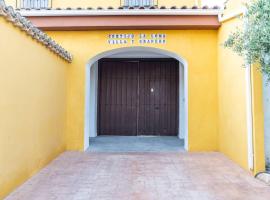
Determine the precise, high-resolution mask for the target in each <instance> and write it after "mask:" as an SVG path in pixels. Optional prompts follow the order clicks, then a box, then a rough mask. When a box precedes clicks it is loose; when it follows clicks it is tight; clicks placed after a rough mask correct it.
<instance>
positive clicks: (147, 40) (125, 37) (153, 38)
mask: <svg viewBox="0 0 270 200" xmlns="http://www.w3.org/2000/svg"><path fill="white" fill-rule="evenodd" d="M166 42H167V35H166V34H164V33H154V34H145V33H140V34H133V33H130V34H125V33H117V34H115V33H112V34H109V35H108V44H110V45H116V44H131V45H133V44H166Z"/></svg>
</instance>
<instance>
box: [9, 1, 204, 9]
mask: <svg viewBox="0 0 270 200" xmlns="http://www.w3.org/2000/svg"><path fill="white" fill-rule="evenodd" d="M49 1H52V6H53V8H58V7H59V8H67V7H71V8H77V7H82V8H87V7H92V8H97V7H103V8H107V7H109V6H112V7H114V8H118V7H119V6H120V5H123V4H124V3H123V2H124V0H49ZM155 2H158V5H159V6H166V7H171V6H177V7H181V6H184V5H186V6H189V7H191V6H193V5H196V4H199V5H200V2H201V0H158V1H157V0H155ZM6 3H7V4H8V5H11V6H13V7H16V0H6Z"/></svg>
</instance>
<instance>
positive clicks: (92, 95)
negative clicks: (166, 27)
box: [84, 47, 188, 150]
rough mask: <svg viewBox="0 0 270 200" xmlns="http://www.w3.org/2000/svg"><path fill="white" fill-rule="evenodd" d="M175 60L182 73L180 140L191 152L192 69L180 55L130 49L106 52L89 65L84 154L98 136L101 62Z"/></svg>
mask: <svg viewBox="0 0 270 200" xmlns="http://www.w3.org/2000/svg"><path fill="white" fill-rule="evenodd" d="M119 58H121V59H134V58H136V59H138V58H139V59H174V60H177V61H178V62H177V63H178V65H179V66H178V69H179V70H178V72H179V82H178V84H179V86H178V90H179V98H178V101H179V102H178V104H179V105H178V106H179V112H178V114H179V116H178V118H177V119H178V120H179V121H178V126H179V127H178V137H179V138H181V139H184V144H185V149H186V150H188V65H187V62H186V61H185V60H184V59H183V58H182V57H181V56H179V55H177V54H176V53H173V52H170V51H167V50H162V49H158V48H151V47H126V48H118V49H113V50H110V51H106V52H103V53H100V54H98V55H96V56H95V57H93V58H91V59H90V60H89V61H88V63H87V65H86V87H85V89H86V91H85V92H86V95H85V128H84V150H86V149H88V147H89V138H90V137H96V136H97V130H98V126H97V123H98V85H99V81H98V77H99V72H98V69H99V61H100V60H101V59H119Z"/></svg>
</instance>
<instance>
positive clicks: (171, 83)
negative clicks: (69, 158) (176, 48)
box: [98, 59, 179, 136]
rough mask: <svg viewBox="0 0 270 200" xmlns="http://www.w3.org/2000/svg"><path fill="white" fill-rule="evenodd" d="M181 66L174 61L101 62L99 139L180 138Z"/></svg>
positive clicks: (108, 60) (117, 60) (114, 60)
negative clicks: (117, 136) (179, 67)
mask: <svg viewBox="0 0 270 200" xmlns="http://www.w3.org/2000/svg"><path fill="white" fill-rule="evenodd" d="M178 66H179V64H178V61H176V60H173V59H133V60H127V59H106V60H101V61H100V62H99V106H98V135H120V136H137V135H153V136H176V135H177V134H178V121H179V120H178V116H179V114H178V113H179V108H178V98H179V90H178V83H179V69H178Z"/></svg>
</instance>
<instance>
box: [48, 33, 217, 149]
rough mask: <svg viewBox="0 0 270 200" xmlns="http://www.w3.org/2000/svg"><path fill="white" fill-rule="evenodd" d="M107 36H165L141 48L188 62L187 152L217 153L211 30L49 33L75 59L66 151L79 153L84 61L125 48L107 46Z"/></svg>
mask: <svg viewBox="0 0 270 200" xmlns="http://www.w3.org/2000/svg"><path fill="white" fill-rule="evenodd" d="M110 33H133V34H136V35H137V34H139V33H146V34H150V33H165V34H167V44H164V45H158V44H152V45H145V46H149V47H156V48H161V49H165V50H168V51H171V52H175V53H177V54H178V55H180V56H182V57H183V58H184V59H186V61H187V62H188V73H189V76H188V79H189V80H188V82H189V88H188V92H189V102H188V103H189V108H188V110H189V125H188V128H189V147H190V151H200V150H202V151H207V150H217V146H218V145H217V131H218V129H217V123H218V120H217V116H218V114H217V107H218V105H217V67H216V64H217V45H216V44H217V31H215V30H212V31H211V30H209V31H203V30H192V31H188V30H177V31H164V30H161V31H160V30H157V31H137V30H134V31H88V32H87V31H80V32H71V31H70V32H64V31H63V32H49V35H50V36H52V37H53V38H55V39H56V40H57V41H58V42H60V43H61V44H62V45H63V46H65V47H67V48H68V49H70V51H71V52H72V53H73V54H74V55H76V56H75V57H74V61H73V63H72V64H71V66H70V67H69V68H68V108H67V117H68V121H67V148H68V149H72V150H82V149H83V136H84V109H85V69H86V64H87V62H88V60H89V59H91V58H92V57H94V56H95V55H97V54H99V53H102V52H104V51H108V50H111V49H114V48H120V47H127V46H129V45H109V44H108V42H107V39H108V38H107V37H108V35H109V34H110ZM133 46H138V44H134V45H133ZM206 49H207V50H206ZM92 123H93V122H92Z"/></svg>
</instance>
